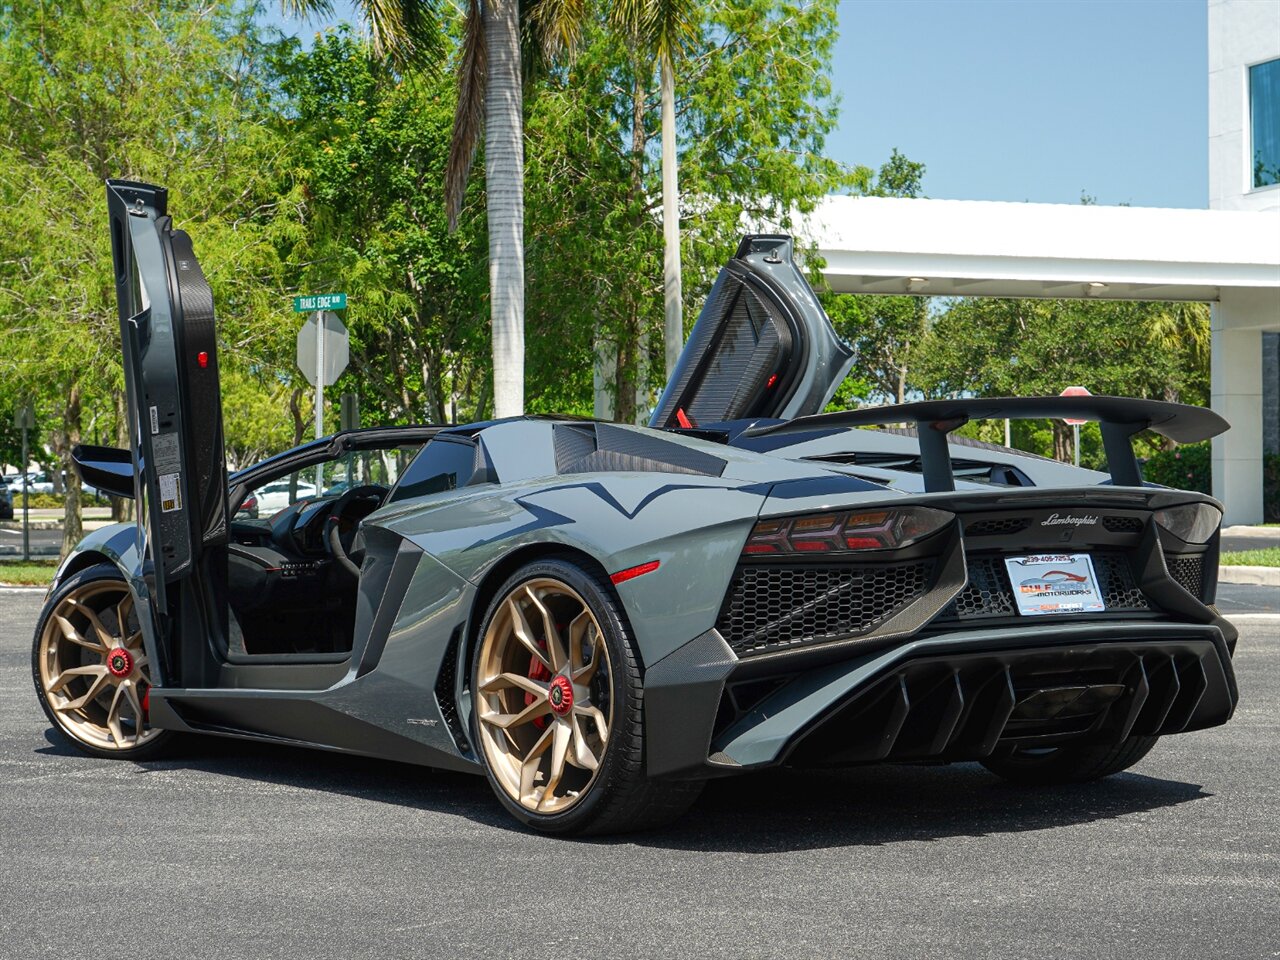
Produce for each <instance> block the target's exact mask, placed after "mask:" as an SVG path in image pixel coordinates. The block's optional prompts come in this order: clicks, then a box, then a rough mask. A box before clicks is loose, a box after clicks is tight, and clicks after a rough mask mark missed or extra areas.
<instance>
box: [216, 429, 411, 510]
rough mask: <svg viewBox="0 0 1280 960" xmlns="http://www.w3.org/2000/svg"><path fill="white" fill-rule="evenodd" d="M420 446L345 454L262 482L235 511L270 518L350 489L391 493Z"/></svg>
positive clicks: (406, 445)
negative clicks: (370, 486) (378, 489)
mask: <svg viewBox="0 0 1280 960" xmlns="http://www.w3.org/2000/svg"><path fill="white" fill-rule="evenodd" d="M420 449H421V444H404V445H401V446H398V447H390V448H387V449H384V450H364V451H361V452H358V453H356V452H352V453H347V454H344V455H343V456H341V457H338V458H337V459H334V460H328V461H326V462H324V463H322V464H319V465H318V466H310V467H303V468H302V469H300V470H294V471H292V472H290V473H286V474H283V475H279V476H275V477H271V478H269V479H265V478H264V479H263V480H261V481H260V482H259V483H258V484H257V485H256V486H254V487H251V488H250V489H249V490H248V491H247V492H246V493H245V496H244V498H243V499H242V500H241V501H240V503H239V504H238V505H237V508H236V516H237V517H239V518H242V519H243V518H246V517H248V518H258V517H264V518H265V517H270V516H272V515H274V514H276V513H279V512H280V511H281V510H284V509H285V508H286V507H291V506H293V505H294V504H295V503H298V502H299V501H300V500H314V499H315V498H316V497H321V496H324V497H337V496H340V495H341V494H343V493H345V492H346V491H347V490H349V489H350V488H351V487H358V486H365V485H368V484H373V485H375V486H380V487H385V488H387V489H388V490H389V489H391V487H393V486H395V483H396V481H397V480H399V479H400V474H401V472H402V471H403V470H404V469H405V468H406V467H407V466H408V465H409V464H410V463H411V462H412V461H413V458H414V457H415V456H417V454H418V451H419V450H420Z"/></svg>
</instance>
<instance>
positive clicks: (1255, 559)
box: [1222, 547, 1280, 567]
mask: <svg viewBox="0 0 1280 960" xmlns="http://www.w3.org/2000/svg"><path fill="white" fill-rule="evenodd" d="M1222 564H1223V565H1224V566H1232V567H1280V547H1266V548H1264V549H1262V550H1240V551H1238V552H1234V553H1224V554H1223V555H1222Z"/></svg>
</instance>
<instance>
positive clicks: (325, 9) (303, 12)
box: [280, 0, 333, 20]
mask: <svg viewBox="0 0 1280 960" xmlns="http://www.w3.org/2000/svg"><path fill="white" fill-rule="evenodd" d="M280 12H281V13H283V14H284V15H285V16H286V17H293V18H295V19H297V20H308V19H310V18H311V17H332V16H333V4H332V3H331V2H330V0H280Z"/></svg>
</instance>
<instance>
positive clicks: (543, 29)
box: [528, 0, 587, 60]
mask: <svg viewBox="0 0 1280 960" xmlns="http://www.w3.org/2000/svg"><path fill="white" fill-rule="evenodd" d="M586 18H587V3H586V0H537V2H536V3H533V4H530V5H529V12H528V21H529V25H530V27H531V28H532V32H533V35H534V36H535V37H536V38H537V40H538V44H539V46H540V47H541V50H542V55H543V56H545V57H546V58H547V59H548V60H550V59H552V58H554V57H556V56H558V55H559V54H561V53H564V52H566V51H572V50H573V49H574V47H576V46H577V45H578V40H579V39H580V38H581V37H582V25H583V22H584V21H585V20H586Z"/></svg>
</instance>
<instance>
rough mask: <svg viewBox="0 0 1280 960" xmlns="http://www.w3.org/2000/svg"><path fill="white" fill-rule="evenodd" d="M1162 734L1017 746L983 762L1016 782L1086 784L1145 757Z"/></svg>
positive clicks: (1031, 783)
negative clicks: (1099, 741)
mask: <svg viewBox="0 0 1280 960" xmlns="http://www.w3.org/2000/svg"><path fill="white" fill-rule="evenodd" d="M1159 739H1160V738H1159V737H1129V738H1127V739H1125V740H1121V741H1120V742H1119V743H1112V744H1067V745H1066V746H1062V747H1049V748H1046V749H1043V750H1035V749H1028V748H1018V747H1014V748H1012V749H1008V750H1004V751H1002V752H999V753H996V754H993V755H992V756H990V757H987V759H985V760H983V761H982V765H983V766H984V767H986V768H987V769H988V770H990V771H991V772H992V773H994V774H998V775H999V776H1001V777H1004V778H1005V779H1006V780H1011V781H1013V782H1014V783H1024V784H1030V785H1042V784H1062V783H1085V782H1087V781H1089V780H1099V779H1101V778H1102V777H1109V776H1111V774H1113V773H1119V772H1120V771H1121V770H1128V769H1129V768H1130V767H1132V766H1133V765H1134V764H1135V763H1137V762H1138V761H1139V760H1141V759H1142V758H1143V757H1145V756H1146V755H1147V754H1148V753H1149V752H1150V751H1151V748H1152V747H1154V746H1155V745H1156V741H1157V740H1159Z"/></svg>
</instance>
